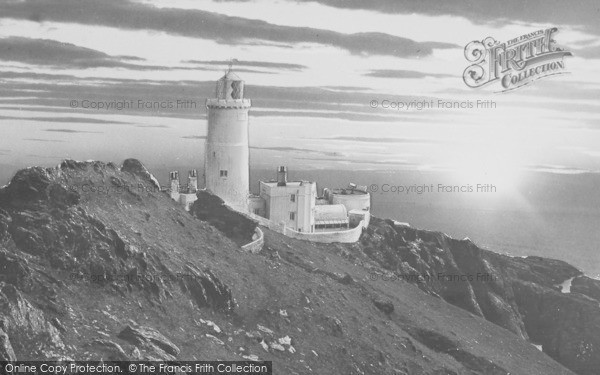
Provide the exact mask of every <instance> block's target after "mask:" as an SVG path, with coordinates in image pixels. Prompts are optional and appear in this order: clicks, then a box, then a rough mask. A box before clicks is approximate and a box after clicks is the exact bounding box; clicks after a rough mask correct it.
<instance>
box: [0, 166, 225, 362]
mask: <svg viewBox="0 0 600 375" xmlns="http://www.w3.org/2000/svg"><path fill="white" fill-rule="evenodd" d="M114 181H119V183H121V184H122V185H123V186H130V187H131V186H133V187H134V188H132V189H131V190H134V191H128V190H119V191H117V190H113V191H112V193H106V189H110V188H111V187H114V186H115V184H114ZM84 184H85V186H88V187H95V188H104V189H105V190H99V191H102V192H103V193H102V194H97V193H93V192H89V189H88V192H87V193H85V192H82V190H81V186H83V185H84ZM140 184H141V185H140ZM138 185H140V186H141V187H143V189H142V190H143V192H144V193H139V192H137V187H138ZM155 187H156V185H155V184H154V180H153V179H152V176H151V174H150V173H149V172H148V171H147V170H146V168H145V167H144V166H143V165H142V164H141V163H140V162H139V161H137V160H134V159H128V160H126V161H125V162H124V164H123V172H121V171H120V170H119V169H118V168H116V167H115V166H114V165H113V164H110V163H109V164H105V163H102V162H76V161H72V160H67V161H64V162H63V163H61V165H60V166H59V167H57V168H48V169H43V168H37V167H36V168H29V169H26V170H22V171H20V172H18V173H17V174H16V175H15V177H14V178H13V179H12V181H11V182H10V183H9V184H8V185H7V186H6V187H5V188H3V189H1V190H0V321H1V322H2V324H1V325H0V360H11V359H14V358H15V357H16V358H19V359H23V360H27V359H42V358H61V353H67V352H69V351H72V350H73V349H72V348H68V347H67V346H66V345H65V342H66V341H65V339H64V338H65V336H69V335H72V334H73V331H71V330H70V325H69V322H70V323H72V321H73V319H79V318H80V317H79V318H78V317H76V316H74V315H73V312H72V311H71V310H70V309H69V306H65V304H64V301H63V300H62V299H61V298H60V297H59V295H60V294H61V293H60V292H61V290H64V289H65V287H66V285H69V288H74V289H78V288H92V289H93V288H100V290H103V291H105V290H108V291H113V292H114V293H118V295H119V296H123V297H125V296H128V295H131V294H132V293H141V294H142V296H144V299H146V300H148V301H151V302H150V303H152V304H157V305H160V304H163V303H168V302H167V300H168V299H172V298H174V295H176V294H177V295H178V296H182V297H184V298H187V299H188V304H191V303H194V304H195V305H196V306H198V308H207V309H213V310H215V311H223V312H228V313H230V312H232V311H233V309H234V299H233V296H232V293H231V290H230V288H229V287H228V286H227V285H225V284H224V283H223V282H222V281H221V280H220V279H219V278H218V276H217V275H216V274H215V273H214V272H213V271H211V270H210V269H209V268H207V267H205V266H203V267H202V268H200V267H198V266H197V265H195V264H194V262H188V264H187V265H185V266H184V265H182V264H180V265H179V266H177V262H174V261H171V262H169V261H168V259H169V257H168V256H159V255H158V254H160V252H159V251H157V250H155V249H149V248H148V247H146V248H144V249H141V248H140V245H139V244H137V245H136V240H137V238H131V237H126V236H124V235H123V231H122V229H123V228H122V226H121V225H119V224H118V223H114V222H111V221H107V220H106V219H105V218H102V217H101V216H97V215H93V214H90V213H89V212H90V211H91V209H90V208H89V204H90V202H91V203H94V204H96V202H97V201H102V202H110V203H112V202H113V201H117V202H119V203H118V204H120V205H121V206H125V205H129V206H131V202H140V199H141V198H142V197H144V198H148V200H149V202H150V203H151V204H155V202H156V200H157V197H158V196H160V197H161V198H163V197H162V195H163V193H162V192H160V191H158V189H156V188H155ZM140 189H141V188H140ZM148 192H149V193H148ZM111 194H113V195H111ZM164 200H165V201H168V198H167V197H164ZM165 206H166V205H165ZM169 207H171V206H169ZM100 212H102V211H100ZM181 215H186V216H187V214H186V213H185V212H181ZM149 216H151V215H149V214H148V213H145V214H144V220H145V221H147V220H149ZM140 234H141V233H140ZM152 252H154V254H152ZM200 269H202V271H200ZM182 274H183V276H182ZM65 282H66V283H65ZM67 283H68V284H67ZM182 293H183V294H182ZM89 302H91V301H87V303H89ZM84 327H89V329H93V330H94V332H98V331H99V329H98V328H97V327H92V326H90V325H89V324H88V325H85V326H84ZM103 333H104V335H102V336H101V337H100V338H98V339H96V340H92V341H90V342H88V343H87V345H88V347H89V348H90V353H96V354H97V355H92V354H90V355H91V357H90V358H92V359H107V358H110V359H114V360H122V359H144V358H146V359H149V360H152V359H156V360H172V359H174V358H175V357H176V356H177V355H178V353H179V349H178V348H177V346H175V345H174V344H172V343H171V342H170V341H169V340H167V339H166V338H164V337H163V336H162V335H161V334H160V333H158V332H157V331H153V330H152V328H150V327H141V326H140V327H137V326H132V327H130V329H129V330H125V331H123V333H122V334H123V337H124V338H126V339H128V340H129V341H131V340H134V338H135V340H137V341H136V342H137V345H138V346H140V348H137V351H136V350H134V349H136V348H134V347H132V348H131V350H130V352H129V353H127V352H126V351H125V349H123V347H121V346H120V345H119V343H116V342H114V341H112V340H110V339H106V336H107V335H108V336H110V334H107V333H106V332H103ZM96 334H98V333H96ZM126 341H127V340H126ZM142 344H143V345H142ZM128 345H129V344H128Z"/></svg>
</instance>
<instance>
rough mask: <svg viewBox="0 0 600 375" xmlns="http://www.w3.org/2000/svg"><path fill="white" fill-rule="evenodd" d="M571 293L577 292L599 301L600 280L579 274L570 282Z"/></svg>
mask: <svg viewBox="0 0 600 375" xmlns="http://www.w3.org/2000/svg"><path fill="white" fill-rule="evenodd" d="M571 293H579V294H583V295H585V296H588V297H590V298H593V299H595V300H597V301H600V280H596V279H591V278H589V277H587V276H579V277H576V278H575V279H573V282H572V283H571Z"/></svg>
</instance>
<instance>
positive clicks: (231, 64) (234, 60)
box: [227, 59, 238, 72]
mask: <svg viewBox="0 0 600 375" xmlns="http://www.w3.org/2000/svg"><path fill="white" fill-rule="evenodd" d="M236 62H238V59H229V70H227V72H231V70H232V69H233V64H234V63H236Z"/></svg>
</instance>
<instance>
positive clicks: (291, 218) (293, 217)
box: [290, 212, 296, 221]
mask: <svg viewBox="0 0 600 375" xmlns="http://www.w3.org/2000/svg"><path fill="white" fill-rule="evenodd" d="M290 220H292V221H293V220H296V213H295V212H290Z"/></svg>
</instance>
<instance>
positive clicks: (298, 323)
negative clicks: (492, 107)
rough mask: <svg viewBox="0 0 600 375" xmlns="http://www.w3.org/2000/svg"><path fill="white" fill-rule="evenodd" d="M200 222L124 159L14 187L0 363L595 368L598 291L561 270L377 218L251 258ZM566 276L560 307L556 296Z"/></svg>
mask: <svg viewBox="0 0 600 375" xmlns="http://www.w3.org/2000/svg"><path fill="white" fill-rule="evenodd" d="M215 202H216V201H215ZM217 203H218V202H217ZM215 204H216V203H215ZM205 208H206V207H204V206H202V205H198V207H197V210H198V211H197V212H196V214H197V215H199V217H200V218H201V219H202V220H200V219H199V218H197V217H194V216H193V215H191V214H189V213H187V212H185V211H184V210H183V209H182V208H181V207H180V206H178V205H177V204H176V203H175V202H174V201H172V200H171V199H170V198H169V197H168V196H167V195H166V194H165V193H163V192H161V191H160V190H159V189H158V187H157V184H156V182H155V180H154V178H153V177H152V175H151V174H150V173H149V172H148V171H147V170H146V168H144V166H143V165H142V164H141V163H140V162H138V161H136V160H132V159H129V160H127V161H125V162H124V163H123V166H122V167H118V166H116V165H115V164H112V163H108V164H105V163H102V162H85V163H83V162H75V161H65V162H63V163H62V164H61V165H60V166H58V167H55V168H37V167H35V168H29V169H26V170H22V171H20V172H18V173H17V174H16V175H15V176H14V178H13V179H12V180H11V182H10V183H9V184H8V185H7V186H6V187H4V188H2V189H1V190H0V359H3V360H4V359H15V358H17V359H20V360H25V359H42V358H48V359H60V358H71V359H80V360H83V359H104V360H111V359H114V360H116V359H180V360H185V359H189V360H193V359H198V360H199V359H205V360H206V359H216V358H219V359H225V360H272V361H273V364H274V373H276V374H284V373H285V374H312V373H320V374H382V373H396V374H411V375H413V374H432V375H433V374H438V375H442V374H444V375H446V374H527V375H529V374H540V375H541V374H571V373H572V372H571V371H570V370H568V369H567V368H566V367H569V368H571V369H572V370H574V371H576V372H578V373H580V374H593V373H594V372H593V371H594V369H595V368H598V360H599V355H598V353H597V348H598V341H597V340H598V338H599V337H600V335H598V327H600V325H599V324H598V318H597V317H598V316H600V315H598V308H599V307H598V300H597V298H598V291H599V290H600V288H599V285H598V283H597V282H596V281H595V280H591V279H587V278H585V277H583V276H582V275H580V272H579V271H578V270H576V269H574V268H573V267H571V266H569V265H568V264H565V263H563V262H559V261H554V260H548V259H542V258H511V257H508V256H504V255H498V254H495V253H492V252H489V251H485V250H482V249H480V248H478V247H477V246H476V245H475V244H473V243H472V242H470V241H468V240H463V241H458V240H454V239H451V238H449V237H447V236H445V235H443V234H440V233H435V232H427V231H421V230H416V229H413V228H408V227H404V226H398V225H395V224H394V223H393V222H391V221H384V220H378V219H374V220H373V223H372V225H371V226H370V228H369V230H368V231H366V232H365V233H364V234H363V236H362V238H361V241H360V242H359V243H356V244H313V243H308V242H305V241H300V240H294V239H290V238H287V237H284V236H282V235H280V234H278V233H274V232H272V231H269V230H268V229H264V232H265V246H264V249H263V251H262V252H261V253H259V254H247V253H245V252H243V251H242V250H241V249H240V246H239V245H240V244H239V241H240V240H241V239H242V238H244V236H245V235H246V232H248V231H249V230H250V229H252V228H253V225H254V224H253V223H251V222H244V220H245V219H241V218H236V217H234V216H232V215H231V213H230V212H227V215H226V217H210V216H211V215H210V210H207V209H205ZM214 215H217V216H218V215H220V214H219V213H218V212H216V211H215V214H214ZM231 220H233V221H234V222H235V223H236V228H237V229H236V230H235V231H233V232H231V231H230V232H228V228H230V226H229V225H224V226H223V225H221V224H222V223H227V222H230V221H231ZM211 223H212V224H211ZM213 224H214V225H213ZM219 228H220V229H219ZM478 275H479V276H478ZM573 277H575V279H574V280H573V284H572V285H573V286H572V288H571V293H569V294H565V293H562V292H561V290H560V288H559V287H556V286H555V285H557V284H559V283H562V282H564V281H565V280H567V279H570V278H573ZM532 343H536V344H539V345H542V347H543V350H544V352H545V353H546V354H544V353H542V352H541V351H539V350H538V349H537V348H536V347H535V346H534V345H533V344H532ZM553 358H554V359H553ZM555 360H556V361H555ZM559 362H560V363H562V364H564V366H566V367H564V366H563V365H561V364H559Z"/></svg>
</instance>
